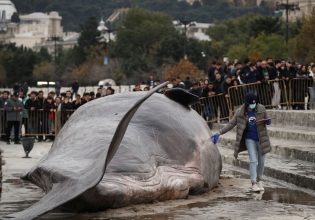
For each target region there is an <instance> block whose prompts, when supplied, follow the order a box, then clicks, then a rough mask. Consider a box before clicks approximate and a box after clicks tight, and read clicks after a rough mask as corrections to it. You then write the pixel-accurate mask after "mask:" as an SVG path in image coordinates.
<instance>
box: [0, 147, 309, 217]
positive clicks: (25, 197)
mask: <svg viewBox="0 0 315 220" xmlns="http://www.w3.org/2000/svg"><path fill="white" fill-rule="evenodd" d="M50 145H51V143H41V144H38V143H36V144H35V147H34V149H33V151H32V152H31V154H30V156H31V157H32V158H31V159H22V158H21V157H23V156H24V153H23V150H22V146H18V145H10V146H7V145H5V144H3V143H2V142H1V143H0V148H1V149H3V150H4V159H5V161H6V165H5V166H4V167H3V173H4V176H3V183H2V184H3V185H2V186H3V189H2V194H1V200H0V218H1V219H3V218H4V216H6V215H7V214H10V213H14V212H17V211H21V210H24V209H25V208H27V207H29V206H30V205H32V204H33V203H35V202H36V201H38V200H39V199H40V198H41V197H42V196H43V195H44V194H43V192H42V191H41V189H39V188H38V187H36V186H34V185H32V184H30V183H28V182H25V181H23V180H21V179H20V176H22V175H23V174H24V173H25V172H27V171H28V170H29V169H30V168H31V167H32V166H33V165H35V164H36V162H37V161H38V160H39V159H40V158H41V157H42V156H43V155H45V154H46V153H47V152H48V150H49V148H50ZM249 187H250V182H249V180H248V175H247V171H246V170H242V169H239V168H235V167H232V166H229V165H224V170H223V172H222V176H221V179H220V183H219V185H218V187H217V188H215V189H214V190H212V191H211V192H209V193H206V194H203V195H199V196H190V197H189V198H188V199H186V200H176V201H165V202H156V203H153V204H145V205H142V204H140V205H132V206H129V207H125V208H120V209H115V210H107V211H104V212H99V213H81V214H76V213H65V212H63V211H61V210H54V211H52V212H50V213H48V214H47V215H45V216H43V217H41V218H40V219H49V220H52V219H56V220H57V219H58V220H60V219H65V220H68V219H78V220H86V219H93V220H96V219H98V220H99V219H104V220H105V219H117V220H118V219H121V220H127V219H128V220H131V219H148V220H149V219H151V220H160V219H221V220H222V219H260V220H265V219H273V220H277V219H290V220H291V219H294V220H295V219H297V220H298V219H310V220H311V219H314V220H315V192H314V191H311V190H304V189H302V188H297V187H295V186H293V185H290V184H287V183H284V182H280V181H277V180H274V179H267V180H266V181H265V192H264V193H250V192H249Z"/></svg>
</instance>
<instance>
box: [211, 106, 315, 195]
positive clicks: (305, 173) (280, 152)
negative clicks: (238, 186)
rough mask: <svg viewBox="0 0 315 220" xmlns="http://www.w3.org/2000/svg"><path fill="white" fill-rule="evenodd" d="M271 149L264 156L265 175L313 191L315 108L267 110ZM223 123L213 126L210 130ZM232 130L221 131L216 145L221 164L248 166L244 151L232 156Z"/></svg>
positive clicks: (314, 176) (233, 141) (233, 136)
mask: <svg viewBox="0 0 315 220" xmlns="http://www.w3.org/2000/svg"><path fill="white" fill-rule="evenodd" d="M268 115H269V117H271V118H272V125H271V126H268V134H269V137H270V141H271V145H272V151H271V152H270V153H268V154H267V155H266V162H265V173H264V174H265V175H266V176H268V177H271V178H275V179H278V180H282V181H285V182H287V183H291V184H294V185H296V186H299V187H304V188H307V189H311V190H315V111H292V110H280V111H279V110H268ZM223 126H224V124H216V125H214V129H213V130H214V131H215V130H219V129H220V128H222V127H223ZM235 132H236V129H235V128H234V129H233V130H232V131H230V132H228V133H226V134H224V135H222V136H221V138H220V142H219V144H218V146H219V150H220V152H221V154H222V160H223V162H224V163H225V164H229V165H233V166H235V167H236V169H240V168H243V169H246V170H248V169H249V159H248V154H247V152H242V153H241V154H240V155H239V158H238V159H237V160H236V159H235V158H234V155H233V153H234V150H233V144H234V143H235V138H236V133H235Z"/></svg>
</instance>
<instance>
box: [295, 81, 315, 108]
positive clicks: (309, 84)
mask: <svg viewBox="0 0 315 220" xmlns="http://www.w3.org/2000/svg"><path fill="white" fill-rule="evenodd" d="M313 85H314V80H313V79H310V78H307V79H305V78H295V79H292V80H291V81H290V83H289V88H290V90H289V91H290V92H289V99H290V104H291V105H292V106H294V105H300V106H301V107H302V106H303V105H305V104H307V103H309V102H313V101H312V99H309V97H310V95H311V94H310V93H311V92H310V88H313ZM306 99H307V100H306ZM312 104H314V103H312Z"/></svg>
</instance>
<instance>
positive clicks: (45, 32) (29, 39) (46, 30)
mask: <svg viewBox="0 0 315 220" xmlns="http://www.w3.org/2000/svg"><path fill="white" fill-rule="evenodd" d="M12 15H15V16H14V17H12ZM11 18H12V19H11ZM61 20H62V17H61V16H60V15H59V14H58V12H54V11H53V12H50V13H42V12H35V13H31V14H27V15H20V16H18V14H17V10H16V8H15V6H14V4H13V3H12V2H11V1H9V0H0V42H3V43H15V44H16V45H17V46H25V47H28V48H32V49H39V48H41V47H47V48H48V49H49V50H50V51H51V50H52V49H51V48H54V45H55V42H54V41H53V40H52V39H53V38H56V37H58V44H61V45H62V46H65V47H73V46H74V45H75V44H76V43H77V39H78V36H79V34H77V33H64V32H63V27H62V26H61ZM60 42H62V43H60Z"/></svg>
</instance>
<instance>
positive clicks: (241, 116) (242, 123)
mask: <svg viewBox="0 0 315 220" xmlns="http://www.w3.org/2000/svg"><path fill="white" fill-rule="evenodd" d="M256 111H257V112H256V121H260V120H262V119H266V118H268V116H267V112H266V109H265V106H263V105H261V104H257V108H256ZM247 122H248V116H247V114H246V113H245V104H244V105H242V106H241V107H240V108H239V109H238V110H237V111H236V113H235V115H234V117H233V119H232V120H231V121H230V122H229V123H228V124H227V125H226V126H224V127H223V128H222V129H221V130H220V135H221V134H225V133H226V132H228V131H230V130H231V129H233V128H234V127H235V126H236V142H235V145H234V156H235V158H237V155H238V154H239V153H240V152H242V151H246V150H247V148H246V145H245V134H244V133H245V132H244V131H245V129H246V127H247ZM257 130H258V136H259V142H260V147H261V149H262V152H263V154H266V153H268V152H270V151H271V144H270V140H269V136H268V132H267V128H266V125H265V123H257Z"/></svg>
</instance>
